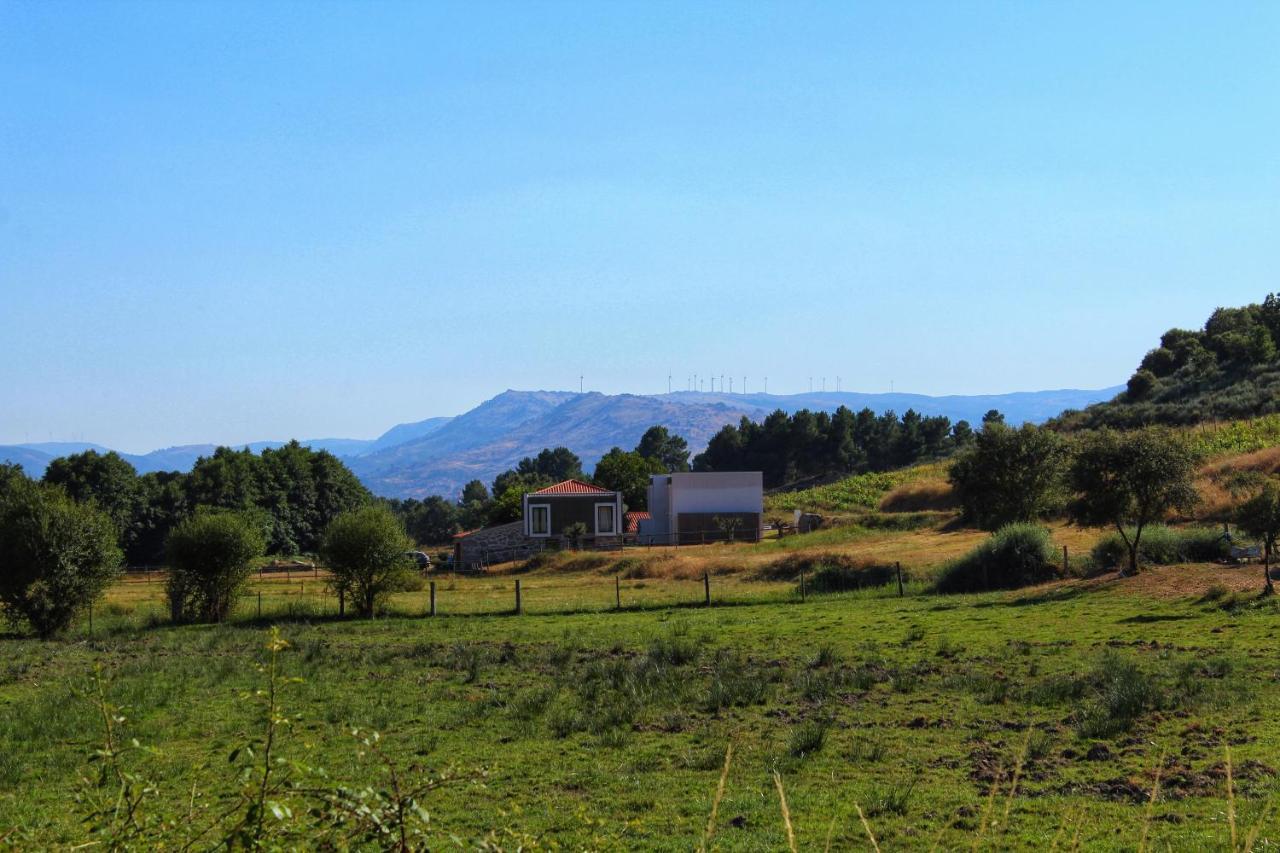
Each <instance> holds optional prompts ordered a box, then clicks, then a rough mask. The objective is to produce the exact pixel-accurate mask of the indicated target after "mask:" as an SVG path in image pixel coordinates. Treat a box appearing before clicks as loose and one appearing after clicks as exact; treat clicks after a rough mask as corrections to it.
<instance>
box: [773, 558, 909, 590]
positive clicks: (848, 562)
mask: <svg viewBox="0 0 1280 853" xmlns="http://www.w3.org/2000/svg"><path fill="white" fill-rule="evenodd" d="M801 572H803V573H804V574H805V575H806V578H805V586H806V588H807V589H808V590H809V591H810V592H845V591H848V590H854V589H866V588H867V587H875V586H884V585H885V584H887V583H889V582H891V581H892V580H893V579H894V573H895V569H894V567H893V566H890V565H885V564H882V563H871V562H867V561H865V560H859V559H857V558H854V557H850V556H849V555H848V554H822V553H818V554H813V553H809V554H788V555H787V556H785V557H782V558H780V559H777V560H774V561H773V562H771V563H769V564H768V565H767V566H765V567H764V568H763V569H761V571H760V573H759V577H760V578H761V579H762V580H793V581H799V579H800V573H801ZM905 576H906V575H905V574H904V575H903V577H905ZM797 588H798V587H797Z"/></svg>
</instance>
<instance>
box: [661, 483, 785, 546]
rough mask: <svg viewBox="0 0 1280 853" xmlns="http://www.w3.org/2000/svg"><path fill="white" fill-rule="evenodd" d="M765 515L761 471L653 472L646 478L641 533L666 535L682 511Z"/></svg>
mask: <svg viewBox="0 0 1280 853" xmlns="http://www.w3.org/2000/svg"><path fill="white" fill-rule="evenodd" d="M718 512H724V513H729V512H754V513H757V514H759V515H763V514H764V474H763V473H762V472H760V471H706V472H698V473H692V472H691V473H683V474H654V475H653V476H652V477H650V478H649V514H650V515H651V516H652V519H651V520H650V521H648V522H645V521H642V522H640V534H641V535H642V536H644V535H652V536H668V535H670V534H671V533H673V532H674V531H675V530H676V528H677V525H676V518H677V516H679V515H680V514H681V513H718Z"/></svg>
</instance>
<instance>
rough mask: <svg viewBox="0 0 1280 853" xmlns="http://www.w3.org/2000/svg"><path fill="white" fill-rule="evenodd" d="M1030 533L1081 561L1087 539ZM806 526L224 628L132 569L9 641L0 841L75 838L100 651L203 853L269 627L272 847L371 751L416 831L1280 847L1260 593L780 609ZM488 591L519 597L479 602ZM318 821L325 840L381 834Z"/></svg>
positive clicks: (172, 837) (842, 843) (881, 594)
mask: <svg viewBox="0 0 1280 853" xmlns="http://www.w3.org/2000/svg"><path fill="white" fill-rule="evenodd" d="M1055 533H1056V535H1058V536H1059V537H1065V538H1067V539H1070V538H1071V537H1073V536H1074V537H1077V538H1078V539H1079V540H1081V541H1079V543H1078V547H1079V548H1080V549H1081V550H1083V549H1085V548H1086V547H1087V545H1086V544H1085V543H1084V542H1083V539H1084V538H1085V537H1087V536H1088V535H1089V532H1088V531H1075V530H1074V529H1069V528H1058V529H1057V530H1056V531H1055ZM817 536H825V537H826V538H825V539H824V540H822V541H820V542H816V543H814V544H812V545H811V550H814V549H816V550H815V551H814V552H815V553H817V552H821V553H827V554H838V553H846V554H851V555H858V554H862V553H863V552H866V551H868V550H869V551H871V552H874V554H876V555H881V556H878V557H877V559H883V556H882V555H885V554H896V555H898V556H899V558H900V559H902V561H903V563H904V565H908V566H911V567H919V566H923V567H925V568H924V569H923V570H921V569H917V570H916V574H917V575H923V574H927V567H928V566H929V565H931V564H935V563H937V562H939V561H941V560H944V559H946V558H947V557H948V556H951V555H954V554H955V553H960V552H963V551H964V550H967V548H968V547H971V545H972V544H973V542H974V541H976V540H977V539H979V538H980V534H977V533H975V532H973V531H957V532H953V533H947V532H942V531H940V530H937V529H932V530H908V531H887V532H886V531H874V530H864V529H859V528H851V529H841V530H836V531H826V532H825V533H822V534H817ZM802 540H803V537H797V538H796V539H793V540H791V541H790V542H788V540H782V541H780V542H766V543H762V544H761V545H722V546H709V547H707V548H688V549H682V550H681V551H679V552H678V553H676V552H662V551H660V550H657V549H655V552H653V553H649V554H644V553H643V552H639V553H631V552H628V554H625V555H622V556H621V558H619V557H617V556H602V555H576V556H575V555H566V556H564V557H562V558H559V559H556V560H552V561H548V562H547V563H546V564H544V565H536V566H533V567H526V568H525V569H524V570H517V567H511V569H510V571H509V572H508V573H505V574H503V573H498V574H493V575H489V576H485V577H478V578H461V577H459V578H448V577H442V578H439V579H438V580H437V598H438V608H439V613H440V614H441V615H439V616H438V617H436V618H434V619H432V618H428V617H425V616H423V615H422V614H423V613H424V612H425V610H426V607H427V598H426V596H427V592H426V591H425V590H423V591H416V592H409V593H402V594H401V595H400V596H398V597H397V599H396V600H395V601H394V602H393V605H392V615H389V616H388V617H386V618H381V619H377V620H374V621H370V622H359V621H355V620H350V619H347V620H341V621H340V620H338V619H336V616H335V611H336V602H335V601H334V600H333V599H332V597H331V596H328V595H327V594H326V593H325V592H324V591H323V589H324V588H323V580H322V579H321V578H316V577H309V576H293V577H291V578H290V579H288V580H286V579H284V578H282V577H268V578H266V579H263V580H261V581H257V582H255V584H254V586H253V588H252V590H251V593H250V594H249V595H248V596H246V598H245V599H244V600H242V602H241V605H240V607H239V609H238V610H237V614H236V616H235V618H234V619H233V620H232V622H231V623H229V624H226V625H223V626H217V627H199V626H181V627H173V626H169V625H166V624H165V622H164V617H163V598H162V588H161V586H160V583H159V580H158V579H157V578H154V577H153V578H152V579H151V580H150V581H147V580H146V579H143V580H128V581H122V582H121V583H119V584H117V586H116V587H115V588H114V589H113V590H112V591H111V594H110V595H109V597H108V600H107V602H106V603H105V604H103V605H101V606H100V607H99V608H98V610H97V612H96V613H95V624H94V627H93V634H92V636H89V635H88V634H87V631H88V626H87V624H86V625H84V626H82V630H81V631H80V632H79V634H78V635H77V636H73V637H70V638H68V639H66V640H63V641H58V642H52V643H50V642H39V641H35V640H28V639H22V638H17V637H10V638H7V639H4V640H3V644H4V648H5V655H4V663H3V665H2V667H0V709H2V711H3V712H2V713H0V827H5V829H4V830H0V845H3V846H8V847H12V848H14V849H30V847H31V846H32V845H37V846H41V847H56V846H60V845H65V846H74V845H76V844H81V843H86V842H88V841H91V840H92V836H91V832H90V829H91V826H92V822H90V823H86V822H85V821H84V819H83V818H84V815H85V812H87V811H92V809H91V806H92V804H93V802H94V792H95V791H100V789H98V788H97V787H96V785H95V784H94V780H96V779H97V776H96V774H97V773H98V772H99V770H100V767H99V766H98V764H96V763H94V762H90V761H89V758H90V756H92V755H93V753H94V751H95V750H97V749H101V748H102V740H103V720H102V717H101V713H100V712H101V710H102V708H101V706H100V705H99V704H98V703H97V702H96V701H95V699H94V695H95V687H94V679H95V672H99V671H100V673H101V676H100V677H101V683H102V685H103V694H104V698H105V705H106V706H107V708H108V709H109V711H110V713H111V715H112V716H118V717H120V718H123V721H122V722H118V723H116V726H115V728H116V736H117V738H119V739H120V740H121V742H125V741H127V739H136V740H137V743H138V745H139V746H140V747H141V749H140V750H137V751H132V750H128V751H126V754H124V755H123V756H122V757H121V759H120V762H119V763H120V764H121V765H122V766H123V768H124V769H125V771H127V772H128V773H130V774H134V775H135V776H136V777H137V778H139V779H142V780H145V782H146V789H147V790H149V791H151V793H148V794H147V795H146V796H144V797H143V798H142V799H141V801H140V805H139V812H140V813H141V814H143V815H149V816H151V817H152V818H153V819H154V820H155V821H156V825H155V826H153V827H152V829H151V831H153V832H156V833H159V832H161V831H163V833H165V834H164V835H163V837H164V839H165V842H164V843H163V844H161V846H166V847H169V846H180V845H181V843H183V841H184V840H190V839H191V838H193V837H194V838H196V839H197V840H196V843H195V845H194V846H195V847H196V848H197V849H199V848H200V847H201V846H212V842H213V840H214V838H215V837H216V835H217V831H218V828H219V827H222V826H225V822H226V820H227V818H226V817H225V815H226V814H227V813H228V811H230V810H234V809H235V807H236V804H237V802H239V800H238V799H237V798H238V797H241V796H243V791H244V786H245V781H244V778H246V777H241V776H240V775H239V774H240V773H242V772H244V773H246V774H247V778H253V774H252V771H253V766H254V765H253V763H252V761H253V759H246V758H245V755H244V752H243V751H241V752H240V753H238V754H237V758H236V759H235V760H234V761H229V756H231V755H232V753H233V751H234V750H236V749H237V747H240V746H242V745H243V744H245V743H246V742H249V741H251V740H252V739H253V738H254V737H255V736H257V735H258V734H259V733H260V732H261V731H262V730H263V727H264V723H263V720H264V709H263V707H262V704H261V696H258V695H255V691H257V690H260V689H263V688H264V685H265V684H266V683H267V682H268V681H269V676H268V675H267V673H265V672H264V671H262V670H261V669H260V667H262V666H264V665H266V664H268V662H269V658H270V656H269V654H268V652H267V651H266V647H267V645H268V643H269V641H270V637H271V634H270V627H269V626H270V625H272V624H276V625H279V627H280V630H281V632H282V637H283V639H284V640H285V641H287V643H288V646H287V648H284V649H283V650H282V651H280V652H279V654H278V660H277V664H278V667H279V676H280V678H279V681H280V683H279V686H278V703H279V704H278V711H279V715H280V719H283V720H289V721H291V722H290V724H289V725H287V726H284V727H282V728H281V730H280V731H279V734H278V736H277V740H276V742H275V746H274V749H275V753H274V754H275V755H276V757H277V758H282V759H284V760H285V761H286V762H287V763H286V764H284V765H281V768H280V771H279V772H280V773H283V774H286V775H287V776H288V778H289V780H290V782H291V784H293V785H295V786H296V788H295V789H289V790H281V791H280V792H279V793H278V796H277V798H278V800H279V804H280V805H282V806H283V807H285V808H287V811H282V812H281V814H283V815H286V817H285V818H283V819H282V818H277V817H275V816H274V815H273V816H270V817H269V818H268V828H269V829H275V830H278V831H279V832H280V833H281V838H282V839H285V840H284V841H282V842H281V843H283V844H285V845H286V846H287V844H288V842H287V839H288V837H289V836H288V833H289V832H290V831H291V830H290V827H291V826H293V825H294V824H295V823H296V822H297V821H298V820H299V819H300V818H299V816H300V815H304V814H306V812H307V809H308V807H309V802H310V801H309V797H313V796H314V794H308V793H307V791H315V790H320V789H321V788H323V787H324V786H325V785H328V786H337V785H341V786H345V789H350V790H364V789H365V787H367V788H368V789H369V790H383V789H385V788H386V787H387V785H388V784H389V783H388V780H389V778H390V775H389V774H390V772H391V771H390V769H389V768H394V769H395V771H396V773H397V774H398V775H397V778H400V779H406V780H408V779H412V780H415V784H422V785H427V789H426V790H423V791H421V792H420V797H419V802H420V804H421V806H422V807H423V809H424V812H423V814H422V815H417V814H415V815H411V816H410V817H411V820H412V822H413V823H414V825H415V829H416V830H418V831H421V832H422V833H423V841H425V842H426V843H429V844H431V845H432V846H448V845H454V844H461V845H462V846H463V847H475V846H484V845H488V846H489V847H490V848H491V849H492V848H498V849H515V848H518V847H521V846H525V847H538V846H547V847H566V848H580V849H622V848H637V847H639V848H646V849H672V850H679V849H690V848H694V847H697V846H699V845H700V844H702V843H703V842H704V839H705V840H706V841H707V846H708V847H710V848H721V849H744V850H776V849H787V848H788V846H789V844H790V843H791V842H790V841H789V840H788V832H789V831H790V832H791V833H793V835H794V844H795V847H796V848H797V849H819V848H823V847H825V846H826V845H827V844H828V843H830V845H831V848H832V849H858V848H865V849H872V846H871V845H872V842H871V841H870V840H869V839H870V838H871V837H872V836H874V838H875V843H876V844H878V845H879V846H880V848H881V849H886V850H887V849H930V848H933V847H935V846H937V848H938V849H954V848H957V847H961V846H971V845H973V844H974V843H975V842H976V843H978V844H979V846H982V847H986V848H1010V847H1015V848H1032V847H1034V848H1041V849H1047V848H1050V847H1061V848H1063V849H1067V848H1070V847H1073V846H1078V847H1085V848H1088V849H1136V848H1137V847H1138V846H1139V845H1140V844H1145V846H1147V847H1152V848H1157V849H1166V848H1167V849H1174V850H1205V849H1221V850H1229V849H1233V841H1232V838H1233V835H1234V838H1235V841H1234V848H1235V849H1244V848H1245V846H1246V842H1250V841H1251V843H1252V845H1253V846H1254V847H1258V848H1261V847H1263V846H1270V845H1272V844H1274V843H1275V840H1276V839H1277V838H1280V821H1277V820H1276V819H1275V816H1274V815H1273V813H1272V811H1271V804H1272V803H1273V801H1274V799H1275V794H1276V793H1280V792H1278V791H1277V788H1276V779H1275V770H1274V769H1273V768H1275V767H1276V766H1277V765H1280V730H1278V729H1277V728H1276V727H1275V726H1274V725H1272V724H1271V721H1272V716H1273V715H1272V713H1271V709H1273V708H1274V707H1276V703H1277V702H1278V701H1280V683H1278V681H1277V679H1278V678H1280V676H1278V675H1277V664H1276V658H1275V654H1274V651H1273V650H1274V646H1275V638H1276V635H1275V627H1276V622H1277V613H1276V611H1275V610H1274V609H1273V607H1272V606H1271V604H1270V602H1261V603H1259V602H1258V601H1257V599H1256V598H1255V597H1254V596H1255V590H1256V589H1257V587H1258V585H1259V579H1258V578H1256V577H1255V575H1257V574H1258V571H1257V568H1256V567H1240V568H1227V567H1221V566H1215V565H1200V566H1173V567H1162V568H1158V569H1152V570H1150V571H1148V572H1146V573H1144V574H1143V575H1141V576H1139V577H1137V578H1133V579H1117V578H1115V577H1114V576H1111V575H1107V576H1103V577H1100V578H1094V579H1091V580H1070V581H1063V582H1058V583H1055V584H1050V585H1047V586H1044V587H1038V588H1035V589H1032V590H1023V591H1021V592H1014V593H991V594H983V595H975V596H947V597H944V596H937V595H933V594H929V593H928V592H927V591H926V590H927V587H926V584H925V583H923V582H921V580H920V579H918V580H916V581H913V582H910V583H908V585H907V589H906V592H907V595H905V596H903V597H898V595H897V589H896V584H895V585H890V586H888V587H882V588H877V589H871V590H861V591H857V592H849V593H837V594H809V595H808V596H807V600H804V601H801V599H800V596H799V594H798V590H797V584H796V582H795V579H794V578H780V577H779V573H778V572H777V571H771V570H770V567H776V566H778V565H779V564H780V561H785V559H786V558H787V557H788V556H789V555H790V551H791V550H792V549H794V548H795V547H796V546H795V545H794V544H793V543H794V542H796V541H802ZM735 566H736V567H737V569H736V571H735V570H731V568H732V567H735ZM703 572H707V573H708V574H709V575H710V577H711V583H712V592H713V597H714V600H715V605H716V606H713V607H710V608H707V607H704V606H702V605H701V601H702V597H703V586H702V573H703ZM516 578H520V579H521V582H522V587H523V592H524V602H523V603H524V606H525V610H526V612H525V614H524V615H521V616H515V615H511V614H509V613H506V612H504V611H509V610H510V609H511V608H512V607H513V605H514V598H513V587H514V581H515V579H516ZM615 578H617V580H616V581H615ZM615 583H617V584H619V585H620V586H621V589H622V593H623V609H622V610H621V611H615V610H614V609H613V608H614V606H615V603H616V600H615V595H616V590H617V587H615ZM259 591H261V592H262V593H263V610H264V616H263V618H262V619H258V617H257V593H258V592H259ZM117 709H120V710H117ZM353 730H358V732H359V735H353V734H352V732H353ZM373 731H376V732H378V733H379V735H380V739H379V740H378V741H377V742H376V743H377V744H378V748H377V749H376V750H372V749H371V748H370V747H369V746H368V744H367V743H366V742H365V741H366V740H367V739H368V737H369V733H370V732H373ZM730 747H732V756H731V759H730V761H729V763H728V772H727V774H726V775H724V779H723V788H722V793H721V794H720V795H719V799H718V800H717V796H718V795H717V788H718V787H719V786H720V785H721V777H722V772H723V771H724V767H725V758H726V751H727V750H728V749H729V748H730ZM1228 751H1229V752H1228ZM1228 756H1229V757H1228ZM1228 767H1229V768H1230V783H1228ZM775 774H776V776H775ZM1157 777H1158V784H1157ZM321 779H322V780H323V785H322V784H321V783H320V782H319V781H318V780H321ZM428 781H429V784H428ZM779 785H780V786H781V788H782V791H783V793H784V795H785V799H786V804H787V815H788V816H787V817H784V812H783V809H782V807H781V804H780V802H781V801H780V798H779V791H778V788H779ZM1229 790H1230V797H1229V796H1228V791H1229ZM1153 791H1155V798H1154V801H1153V800H1152V792H1153ZM99 796H100V794H99ZM370 796H372V795H371V794H370ZM859 810H860V811H861V817H860V816H859ZM713 811H714V814H715V819H714V821H713V822H712V823H711V827H712V828H711V831H710V833H708V823H709V818H710V817H711V816H712V814H713ZM289 815H292V817H288V816H289ZM219 821H222V823H219ZM864 821H865V822H864ZM162 824H163V825H165V826H166V827H167V828H162V827H161V825H162ZM788 824H789V825H790V830H789V829H788ZM1233 825H1234V829H1233ZM206 831H207V833H206V834H204V835H201V833H205V832H206ZM313 832H314V830H313ZM334 832H335V835H334V838H335V839H337V838H343V839H345V840H343V841H342V843H338V842H337V841H334V843H335V845H336V846H345V845H347V844H351V845H353V846H356V847H360V846H365V847H369V848H370V849H376V848H380V847H386V846H390V840H389V837H380V836H378V835H377V834H376V833H374V834H371V835H370V834H365V835H360V836H359V837H358V838H356V839H354V840H352V839H350V838H348V837H347V836H344V835H342V833H341V832H338V831H337V830H334ZM869 833H870V834H869ZM708 835H709V837H708ZM1144 836H1145V838H1146V841H1145V842H1143V841H1142V839H1143V837H1144ZM1251 836H1252V839H1251ZM307 839H308V840H307V842H306V844H304V846H311V845H312V844H313V843H315V840H316V839H315V835H314V834H311V835H308V836H307ZM202 842H205V843H203V845H202Z"/></svg>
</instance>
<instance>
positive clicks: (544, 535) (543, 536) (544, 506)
mask: <svg viewBox="0 0 1280 853" xmlns="http://www.w3.org/2000/svg"><path fill="white" fill-rule="evenodd" d="M536 509H545V510H546V511H547V531H546V533H534V532H533V511H534V510H536ZM528 511H529V529H528V531H527V532H528V534H529V535H530V536H536V537H537V538H539V539H546V538H547V537H549V536H550V535H551V504H535V503H531V504H529V508H528Z"/></svg>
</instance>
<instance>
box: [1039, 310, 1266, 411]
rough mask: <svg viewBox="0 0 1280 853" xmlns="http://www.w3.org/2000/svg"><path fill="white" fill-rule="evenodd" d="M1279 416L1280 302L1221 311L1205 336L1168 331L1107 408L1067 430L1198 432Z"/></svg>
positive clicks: (1213, 316)
mask: <svg viewBox="0 0 1280 853" xmlns="http://www.w3.org/2000/svg"><path fill="white" fill-rule="evenodd" d="M1273 412H1280V296H1278V295H1277V294H1274V293H1273V294H1269V295H1268V296H1267V297H1266V298H1265V299H1263V301H1262V302H1261V303H1254V304H1251V305H1245V306H1243V307H1240V308H1218V309H1217V310H1215V311H1214V312H1213V313H1212V314H1211V315H1210V316H1209V318H1208V319H1207V320H1206V321H1205V324H1204V326H1203V327H1201V328H1200V329H1170V330H1169V331H1167V332H1165V333H1164V334H1163V335H1162V336H1161V337H1160V344H1159V346H1157V347H1155V348H1154V349H1152V350H1150V351H1149V352H1148V353H1147V354H1146V355H1145V356H1144V357H1143V359H1142V362H1141V363H1140V364H1139V365H1138V367H1137V370H1136V371H1135V372H1134V374H1133V376H1131V377H1130V378H1129V382H1128V385H1127V387H1126V390H1125V391H1124V392H1123V393H1121V394H1119V395H1118V396H1116V397H1115V398H1114V399H1113V400H1111V401H1109V402H1106V403H1098V404H1095V405H1093V406H1090V407H1088V408H1087V409H1085V410H1083V411H1073V412H1064V413H1063V414H1062V415H1061V416H1059V417H1058V418H1056V419H1054V421H1052V423H1054V424H1055V425H1057V426H1060V427H1063V428H1067V429H1079V428H1097V427H1101V426H1111V427H1120V428H1131V427H1136V426H1141V425H1144V424H1151V423H1163V424H1170V425H1172V424H1193V423H1201V422H1205V421H1213V420H1228V419H1234V418H1251V417H1256V416H1258V415H1264V414H1270V413H1273Z"/></svg>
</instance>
